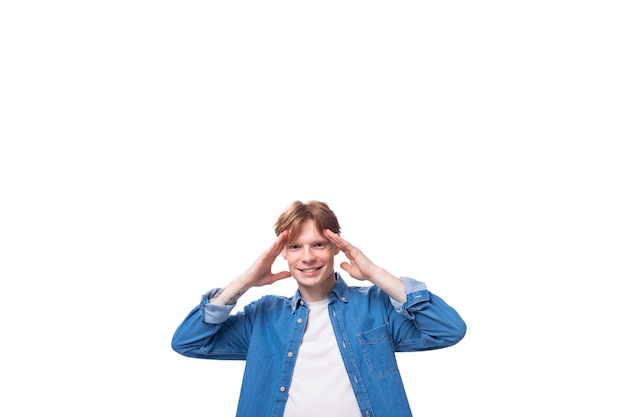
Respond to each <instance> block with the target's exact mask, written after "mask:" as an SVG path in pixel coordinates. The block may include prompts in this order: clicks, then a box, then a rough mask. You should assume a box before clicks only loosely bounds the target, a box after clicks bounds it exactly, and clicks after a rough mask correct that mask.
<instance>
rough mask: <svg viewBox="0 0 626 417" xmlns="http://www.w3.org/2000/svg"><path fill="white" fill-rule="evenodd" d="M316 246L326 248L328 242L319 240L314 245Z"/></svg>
mask: <svg viewBox="0 0 626 417" xmlns="http://www.w3.org/2000/svg"><path fill="white" fill-rule="evenodd" d="M314 247H315V248H318V249H324V248H325V247H326V242H318V243H316V244H315V245H314Z"/></svg>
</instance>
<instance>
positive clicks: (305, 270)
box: [302, 268, 317, 272]
mask: <svg viewBox="0 0 626 417" xmlns="http://www.w3.org/2000/svg"><path fill="white" fill-rule="evenodd" d="M316 270H317V268H311V269H303V270H302V272H314V271H316Z"/></svg>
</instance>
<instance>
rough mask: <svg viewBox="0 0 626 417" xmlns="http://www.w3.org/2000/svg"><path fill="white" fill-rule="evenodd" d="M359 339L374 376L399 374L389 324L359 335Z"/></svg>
mask: <svg viewBox="0 0 626 417" xmlns="http://www.w3.org/2000/svg"><path fill="white" fill-rule="evenodd" d="M357 337H358V339H359V344H360V345H361V349H363V355H364V356H365V361H366V362H367V366H368V368H369V371H370V373H371V374H372V375H374V376H377V377H384V376H387V375H390V374H393V373H395V372H398V364H397V362H396V357H395V354H394V349H393V344H392V343H391V337H390V335H389V325H388V324H384V325H382V326H379V327H376V328H374V329H371V330H368V331H366V332H362V333H358V334H357Z"/></svg>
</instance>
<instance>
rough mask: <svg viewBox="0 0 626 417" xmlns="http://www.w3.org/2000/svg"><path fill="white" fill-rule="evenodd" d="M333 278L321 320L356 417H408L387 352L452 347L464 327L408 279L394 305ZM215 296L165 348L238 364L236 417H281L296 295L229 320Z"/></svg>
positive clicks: (293, 343) (295, 340)
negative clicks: (329, 329)
mask: <svg viewBox="0 0 626 417" xmlns="http://www.w3.org/2000/svg"><path fill="white" fill-rule="evenodd" d="M335 276H336V284H335V286H334V287H333V289H332V290H331V291H330V292H329V294H328V298H329V304H328V314H329V315H330V319H331V323H332V326H333V330H334V333H335V337H336V338H337V344H338V346H339V350H340V352H341V357H342V359H343V363H344V365H345V368H346V372H347V374H348V376H349V378H350V381H351V384H352V388H353V390H354V393H355V395H356V398H357V401H358V404H359V407H360V409H361V413H362V415H363V416H364V417H410V416H412V414H411V410H410V407H409V401H408V398H407V395H406V392H405V389H404V384H403V382H402V379H401V376H400V372H399V369H398V364H397V362H396V357H395V352H412V351H423V350H431V349H440V348H445V347H448V346H452V345H454V344H456V343H458V342H459V341H460V340H461V339H462V338H463V337H464V335H465V331H466V325H465V322H464V321H463V319H462V318H461V316H460V315H459V314H458V313H457V312H456V310H455V309H454V308H452V307H451V306H449V305H448V304H447V303H446V302H445V301H443V300H442V299H441V298H440V297H438V296H436V295H435V294H433V293H431V292H430V291H428V289H427V288H426V285H425V284H423V283H422V282H419V281H416V280H414V279H412V278H408V277H402V278H401V279H402V281H403V282H404V286H405V290H406V293H407V301H406V302H404V303H400V302H397V301H396V300H393V299H391V298H390V297H389V296H388V295H387V294H385V293H384V292H383V291H382V290H380V289H379V288H378V287H376V286H363V287H359V286H348V285H347V284H346V282H345V281H344V280H343V279H342V277H341V276H340V275H339V273H335ZM216 291H217V289H213V290H211V291H209V292H208V293H207V294H205V295H204V296H202V299H201V302H200V304H199V305H197V306H196V307H195V308H194V309H193V310H192V311H191V312H190V313H189V314H188V315H187V317H186V318H185V319H184V320H183V322H182V323H181V324H180V326H179V327H178V329H177V330H176V332H175V333H174V337H173V339H172V348H173V349H174V350H175V351H176V352H178V353H180V354H181V355H184V356H188V357H192V358H201V359H222V360H245V361H246V366H245V371H244V376H243V381H242V384H241V391H240V397H239V404H238V409H237V417H283V414H284V410H285V404H286V402H287V397H288V395H289V386H290V383H291V377H292V375H293V370H294V366H295V362H296V359H297V356H298V347H299V345H300V341H301V340H302V335H303V334H304V330H305V327H306V323H307V315H308V308H307V303H306V301H304V300H303V299H302V298H301V296H300V292H299V291H296V293H295V295H294V296H292V297H283V296H275V295H265V296H263V297H261V298H259V299H258V300H256V301H254V302H252V303H250V304H248V305H247V306H245V307H244V308H243V310H242V311H239V312H237V313H235V314H231V312H232V310H233V308H234V306H217V305H212V304H211V303H210V302H209V299H210V297H211V296H212V295H213V294H214V293H215V292H216ZM218 377H219V376H216V378H218ZM329 389H332V387H329ZM321 400H323V399H321Z"/></svg>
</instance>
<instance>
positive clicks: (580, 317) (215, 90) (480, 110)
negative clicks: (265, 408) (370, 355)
mask: <svg viewBox="0 0 626 417" xmlns="http://www.w3.org/2000/svg"><path fill="white" fill-rule="evenodd" d="M621 3H622V2H618V1H613V2H611V1H551V0H543V1H524V2H505V1H475V2H468V1H466V2H461V1H450V2H404V1H398V2H395V1H394V2H371V1H359V2H341V1H339V2H337V1H334V2H327V1H316V2H297V1H284V2H280V1H278V2H276V1H266V2H263V1H256V2H247V1H231V2H225V1H222V2H211V1H180V2H173V1H171V2H167V1H134V0H125V1H107V2H89V1H50V2H43V1H39V2H37V1H6V2H3V3H2V5H1V6H0V48H1V50H0V59H1V60H2V65H1V66H0V71H1V77H0V89H1V90H0V106H1V108H0V117H1V121H0V134H1V145H0V175H1V176H0V187H1V188H0V193H1V194H0V198H1V199H2V202H1V205H0V210H1V213H0V214H1V217H0V227H1V229H0V244H1V247H0V250H1V252H0V268H1V269H0V273H1V275H2V280H1V282H2V284H1V285H2V288H1V291H0V309H1V310H0V317H1V318H0V320H1V321H2V322H1V325H2V327H1V329H2V340H3V342H2V345H1V349H2V350H1V356H0V361H1V363H0V368H1V370H2V371H1V376H0V379H1V380H2V381H1V382H2V385H3V387H4V388H3V390H4V391H3V393H2V401H0V414H2V415H4V416H33V415H63V416H111V415H117V416H131V415H132V416H149V415H162V416H189V415H206V416H233V415H234V410H235V407H236V402H237V398H238V391H239V383H240V379H241V375H242V370H243V363H240V362H217V361H202V360H194V359H188V358H184V357H182V356H180V355H178V354H176V353H174V352H173V351H172V350H171V348H170V341H171V336H172V334H173V332H174V330H175V328H176V326H177V325H178V324H179V323H180V322H181V321H182V319H183V318H184V316H185V315H186V314H187V313H188V311H190V310H191V308H192V307H194V306H195V305H196V303H197V302H198V301H199V299H200V294H201V293H202V292H204V291H206V290H207V289H209V288H211V287H215V286H219V285H223V284H225V283H227V282H228V281H229V280H230V279H232V278H233V277H235V276H236V275H238V274H239V273H240V272H242V271H243V270H244V269H245V268H247V267H248V265H249V264H250V263H251V262H252V261H253V260H254V259H255V258H256V257H257V256H258V255H259V254H260V253H261V252H262V251H263V250H264V249H265V248H266V247H267V246H268V245H269V244H271V242H272V240H273V239H274V235H273V233H272V225H273V223H274V221H275V220H276V217H277V216H278V214H279V213H280V212H281V211H282V210H283V209H284V208H285V207H286V206H287V205H288V204H289V203H290V202H291V201H292V200H296V199H300V200H309V199H318V200H323V201H326V202H328V203H329V204H330V206H331V208H333V210H334V211H335V212H336V213H337V215H338V216H339V220H340V222H341V225H342V228H343V236H344V237H345V238H346V239H347V240H349V241H351V242H352V243H354V244H355V245H356V246H358V247H360V248H361V249H362V250H363V251H364V252H365V253H366V254H367V255H368V256H369V257H370V258H371V259H372V260H374V261H375V262H376V263H378V264H380V265H381V266H384V267H385V268H387V269H388V270H389V271H391V272H392V273H395V274H397V275H409V276H413V277H415V278H417V279H421V280H423V281H425V282H426V283H427V284H428V285H429V288H430V289H431V291H433V292H435V293H437V294H438V295H440V296H442V297H443V298H444V299H445V300H446V301H448V302H449V303H450V304H451V305H453V306H454V307H455V308H457V310H458V311H459V312H460V313H461V314H462V316H463V317H464V318H465V320H466V322H467V324H468V333H467V336H466V338H465V339H464V340H463V341H462V342H461V343H460V344H458V345H456V346H454V347H451V348H449V349H444V350H441V351H435V352H424V353H417V354H401V355H399V362H400V367H401V372H402V374H403V376H404V379H405V383H406V387H407V390H408V393H409V397H410V400H411V404H412V406H413V409H414V413H415V415H421V416H431V417H432V416H458V415H477V416H478V415H480V416H503V415H506V416H527V415H529V414H530V415H534V416H555V415H568V414H570V413H574V412H576V413H579V414H580V415H601V416H624V414H625V413H626V407H625V404H624V395H623V394H624V393H623V389H624V372H625V371H626V369H625V366H624V351H625V348H626V346H625V344H624V341H623V340H624V337H623V332H624V323H623V318H624V317H625V316H624V313H625V312H624V302H623V296H622V293H621V291H620V289H621V288H622V287H623V284H624V279H625V278H626V272H625V262H624V260H625V259H624V257H625V254H626V251H625V250H626V243H625V235H626V222H625V220H624V213H626V199H625V190H626V189H625V185H626V184H625V180H624V178H626V169H625V167H624V165H625V164H624V161H625V157H626V154H625V152H624V150H623V149H622V148H621V147H620V146H621V145H623V143H624V140H625V138H626V136H625V133H626V129H625V126H624V116H625V114H626V112H625V111H626V104H625V101H624V100H625V96H626V85H625V81H624V80H625V77H624V74H626V62H625V58H624V50H625V49H624V48H625V46H626V45H625V42H624V39H626V33H625V32H626V30H625V26H624V21H625V20H624V19H625V17H626V16H625V14H624V10H623V9H622V8H621V7H619V6H620V5H621ZM276 267H277V268H282V267H284V265H282V264H277V265H276ZM345 275H346V274H344V276H345ZM294 289H295V286H294V284H293V281H291V280H288V281H284V282H281V284H280V285H279V284H277V285H276V286H274V287H271V288H263V289H257V290H255V291H251V292H250V293H248V294H246V296H245V298H244V299H243V300H242V302H246V301H248V300H249V299H252V298H256V297H258V296H259V295H261V294H262V293H264V292H275V293H280V294H291V293H292V292H293V291H294ZM9 410H10V411H9ZM383 417H393V416H383Z"/></svg>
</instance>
